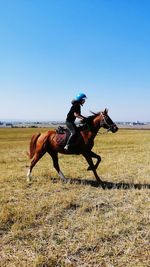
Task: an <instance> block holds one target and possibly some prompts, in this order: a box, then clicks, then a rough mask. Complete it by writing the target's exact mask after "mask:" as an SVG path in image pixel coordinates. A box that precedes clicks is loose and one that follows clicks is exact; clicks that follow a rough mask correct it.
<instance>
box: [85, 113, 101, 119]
mask: <svg viewBox="0 0 150 267" xmlns="http://www.w3.org/2000/svg"><path fill="white" fill-rule="evenodd" d="M90 112H91V113H92V115H90V116H88V117H87V118H88V119H89V120H90V119H94V118H96V117H97V116H98V115H100V113H102V111H99V112H96V113H95V112H93V111H90Z"/></svg>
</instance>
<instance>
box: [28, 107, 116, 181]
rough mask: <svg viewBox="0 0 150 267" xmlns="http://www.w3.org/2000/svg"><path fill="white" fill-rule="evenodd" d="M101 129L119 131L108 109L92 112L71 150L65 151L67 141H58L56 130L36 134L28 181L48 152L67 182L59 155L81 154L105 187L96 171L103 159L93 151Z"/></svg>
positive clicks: (31, 145) (60, 174) (31, 151)
mask: <svg viewBox="0 0 150 267" xmlns="http://www.w3.org/2000/svg"><path fill="white" fill-rule="evenodd" d="M83 122H84V119H83ZM101 127H103V128H104V129H106V131H111V132H112V133H115V132H117V131H118V127H117V125H116V124H115V123H114V122H113V121H112V119H111V118H110V117H109V115H108V110H107V109H106V108H105V110H104V111H102V112H98V113H94V112H92V115H90V116H88V117H87V118H86V127H83V128H81V129H80V130H79V133H78V135H77V137H76V140H75V142H74V146H73V147H72V148H71V149H70V150H65V149H64V146H65V143H66V142H67V139H66V142H64V143H63V145H62V144H61V143H59V142H58V141H57V140H58V139H57V138H58V136H60V134H58V133H57V131H56V130H49V131H46V132H44V133H42V134H41V133H38V134H34V135H33V136H32V138H31V141H30V149H29V153H28V155H29V158H30V160H31V163H30V167H29V170H28V173H27V181H28V182H31V172H32V169H33V167H34V166H35V165H36V163H37V162H38V161H39V160H40V159H41V158H42V157H43V155H44V154H45V153H46V152H47V153H48V154H49V155H50V156H51V158H52V160H53V166H54V168H55V169H56V171H57V173H58V175H59V177H60V178H61V180H62V181H66V178H65V176H64V174H63V173H62V171H61V169H60V166H59V162H58V153H61V154H65V155H69V154H75V155H79V154H81V155H82V156H83V157H84V158H85V159H86V161H87V163H88V165H89V166H88V170H91V171H93V173H94V176H95V178H96V180H97V182H98V183H99V184H100V185H103V181H102V180H101V179H100V177H99V176H98V174H97V171H96V169H97V167H98V165H99V163H100V161H101V157H100V156H99V155H97V154H96V153H95V152H93V151H92V148H93V146H94V138H95V137H96V135H97V134H98V131H99V129H100V128H101ZM66 131H67V129H66ZM68 131H69V130H68ZM92 158H95V159H96V160H97V161H96V163H95V164H94V163H93V160H92Z"/></svg>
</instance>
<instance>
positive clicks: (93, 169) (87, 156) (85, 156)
mask: <svg viewBox="0 0 150 267" xmlns="http://www.w3.org/2000/svg"><path fill="white" fill-rule="evenodd" d="M83 157H84V158H85V159H86V161H87V162H88V164H89V167H90V169H91V170H92V171H93V173H94V176H95V178H96V180H97V182H98V183H100V184H101V185H103V181H102V180H101V179H100V178H99V176H98V174H97V172H96V169H95V165H94V164H93V161H92V158H91V154H90V152H87V153H84V154H83Z"/></svg>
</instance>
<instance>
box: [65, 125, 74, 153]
mask: <svg viewBox="0 0 150 267" xmlns="http://www.w3.org/2000/svg"><path fill="white" fill-rule="evenodd" d="M66 126H67V128H68V129H69V131H70V136H69V138H68V141H67V144H66V145H65V147H64V148H65V149H68V147H69V146H70V144H72V143H73V140H74V137H75V135H76V125H75V124H74V123H72V122H66Z"/></svg>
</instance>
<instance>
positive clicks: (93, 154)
mask: <svg viewBox="0 0 150 267" xmlns="http://www.w3.org/2000/svg"><path fill="white" fill-rule="evenodd" d="M89 154H90V156H91V158H95V159H97V162H96V164H95V165H94V168H95V170H96V169H97V167H98V165H99V164H100V162H101V157H100V156H99V155H97V154H96V153H94V152H93V151H89ZM87 170H88V171H90V170H91V167H90V166H89V167H88V169H87Z"/></svg>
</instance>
